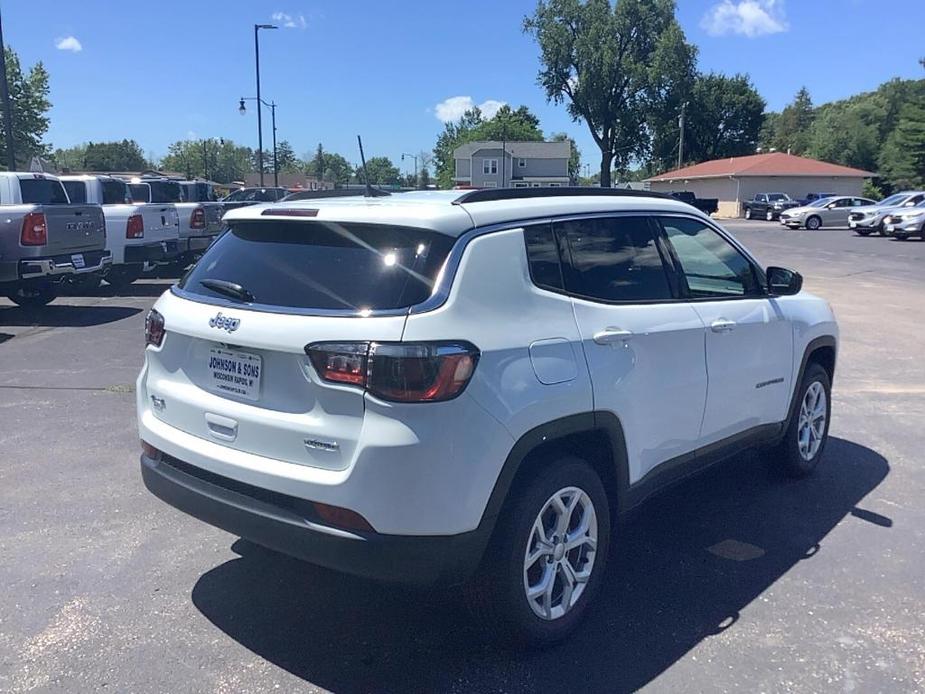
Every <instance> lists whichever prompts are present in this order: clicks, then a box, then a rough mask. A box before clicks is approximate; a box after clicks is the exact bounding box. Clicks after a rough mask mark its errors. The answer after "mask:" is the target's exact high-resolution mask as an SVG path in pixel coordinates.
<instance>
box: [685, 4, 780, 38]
mask: <svg viewBox="0 0 925 694" xmlns="http://www.w3.org/2000/svg"><path fill="white" fill-rule="evenodd" d="M700 26H701V27H702V28H703V29H704V31H706V32H707V33H708V34H710V35H711V36H722V35H724V34H742V35H743V36H747V37H748V38H750V39H752V38H755V37H756V36H764V35H765V34H777V33H780V32H782V31H787V29H789V28H790V25H789V24H788V23H787V17H786V14H785V12H784V0H739V1H738V2H733V0H721V1H720V2H718V3H716V4H715V5H713V7H711V8H710V9H709V10H707V13H706V14H705V15H704V16H703V19H701V20H700Z"/></svg>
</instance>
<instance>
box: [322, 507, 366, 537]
mask: <svg viewBox="0 0 925 694" xmlns="http://www.w3.org/2000/svg"><path fill="white" fill-rule="evenodd" d="M312 505H313V506H314V507H315V511H316V512H317V513H318V517H319V518H320V519H321V520H322V521H324V522H325V523H327V524H328V525H333V526H335V527H337V528H347V529H349V530H364V531H367V532H373V526H371V525H370V524H369V521H368V520H366V519H365V518H363V516H361V515H360V514H359V513H357V512H356V511H351V510H350V509H349V508H341V507H340V506H329V505H328V504H322V503H319V502H317V501H315V502H312Z"/></svg>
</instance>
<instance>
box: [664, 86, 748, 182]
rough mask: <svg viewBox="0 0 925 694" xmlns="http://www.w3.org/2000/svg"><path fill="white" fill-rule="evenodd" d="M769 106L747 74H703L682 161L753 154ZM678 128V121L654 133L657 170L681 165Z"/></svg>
mask: <svg viewBox="0 0 925 694" xmlns="http://www.w3.org/2000/svg"><path fill="white" fill-rule="evenodd" d="M764 108H765V101H764V99H762V98H761V96H760V95H759V94H758V92H757V91H756V90H755V88H754V87H753V86H752V85H751V82H749V79H748V77H746V76H745V75H734V76H732V77H727V76H726V75H719V74H715V73H710V74H707V75H698V76H697V78H696V79H695V80H694V85H693V89H692V90H691V93H690V100H689V101H688V104H687V108H686V109H685V125H684V151H683V153H682V154H683V161H684V162H701V161H707V160H710V159H720V158H723V157H738V156H742V155H745V154H753V153H754V152H755V149H756V148H757V146H758V136H759V133H760V131H761V125H762V123H763V122H764ZM679 134H680V133H679V129H678V123H677V121H673V122H672V123H671V127H670V128H668V129H667V130H665V131H656V132H655V133H653V143H652V169H653V170H656V171H664V170H666V169H671V168H674V167H675V166H676V165H677V156H678V142H679Z"/></svg>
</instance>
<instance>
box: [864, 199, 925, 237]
mask: <svg viewBox="0 0 925 694" xmlns="http://www.w3.org/2000/svg"><path fill="white" fill-rule="evenodd" d="M923 200H925V191H921V190H917V191H908V190H907V191H903V192H902V193H894V194H893V195H891V196H890V197H888V198H886V199H884V200H881V201H880V202H878V203H876V204H874V205H868V206H867V207H859V208H857V209H855V210H851V214H850V215H848V226H849V227H851V229H852V230H853V231H854V232H855V233H857V234H859V235H861V236H867V235H869V234H872V233H873V232H875V231H877V232H880V235H881V236H889V232H888V231H887V230H886V225H884V223H883V218H884V217H886V216H887V215H888V214H891V213H892V212H894V211H901V210H900V208H906V207H915V206H916V205H918V204H919V203H920V202H922V201H923Z"/></svg>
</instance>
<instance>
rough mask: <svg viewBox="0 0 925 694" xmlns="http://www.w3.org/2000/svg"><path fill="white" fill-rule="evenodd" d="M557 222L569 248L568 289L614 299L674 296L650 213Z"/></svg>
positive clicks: (559, 233) (668, 298) (588, 296)
mask: <svg viewBox="0 0 925 694" xmlns="http://www.w3.org/2000/svg"><path fill="white" fill-rule="evenodd" d="M554 226H555V231H556V235H557V236H558V237H559V238H560V239H562V240H563V241H564V243H565V244H566V246H567V248H568V253H569V258H570V263H568V264H567V265H566V267H565V268H564V269H565V283H566V287H567V288H568V290H569V292H571V293H574V294H577V295H579V296H583V297H587V298H589V299H597V300H601V301H615V302H617V301H659V300H670V299H672V298H673V297H672V293H671V289H670V286H669V284H668V275H667V273H666V271H665V267H664V265H663V263H662V257H661V254H660V252H659V249H658V247H657V246H656V244H655V237H654V234H653V233H652V225H651V222H650V220H649V219H648V218H646V217H609V218H603V219H582V220H576V221H570V222H557V223H556V224H555V225H554Z"/></svg>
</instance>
